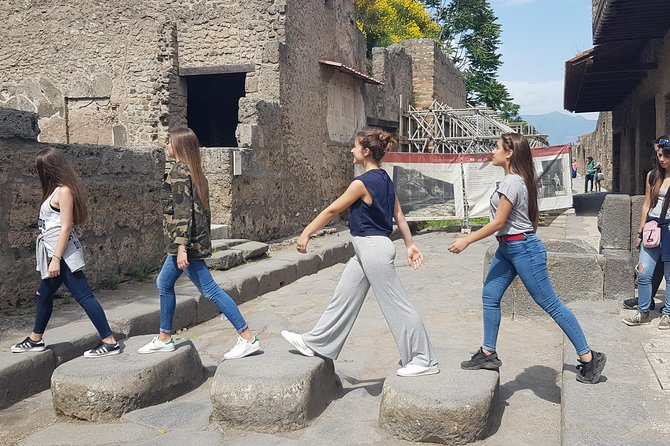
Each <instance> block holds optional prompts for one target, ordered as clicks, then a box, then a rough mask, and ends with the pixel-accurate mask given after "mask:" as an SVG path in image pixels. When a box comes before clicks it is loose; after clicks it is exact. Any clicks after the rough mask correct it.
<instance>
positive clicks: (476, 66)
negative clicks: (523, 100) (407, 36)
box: [423, 0, 518, 117]
mask: <svg viewBox="0 0 670 446" xmlns="http://www.w3.org/2000/svg"><path fill="white" fill-rule="evenodd" d="M423 3H424V5H425V6H426V7H427V8H428V10H430V11H431V12H432V15H433V18H434V19H435V21H436V22H437V23H438V24H439V25H440V35H439V40H440V42H441V43H442V46H443V49H444V50H445V52H446V53H447V54H448V55H449V56H450V58H451V60H452V62H453V63H454V65H456V67H458V68H459V69H460V70H461V72H462V73H463V76H464V77H465V86H466V90H467V92H468V104H469V105H472V106H482V105H485V106H487V107H490V108H492V109H494V110H498V111H500V112H501V114H502V115H507V114H508V113H509V112H511V111H514V108H513V107H512V106H514V105H515V104H513V103H512V98H511V97H510V95H509V92H508V91H507V87H505V86H504V85H503V84H501V83H500V82H499V81H498V80H497V79H496V75H497V73H498V69H499V68H500V65H502V60H501V55H500V53H499V52H498V49H499V47H500V31H501V26H500V24H499V23H497V20H498V18H497V17H496V16H495V14H494V13H493V9H492V8H491V5H490V3H489V1H488V0H423ZM512 114H513V115H516V116H514V117H518V106H516V111H515V112H514V113H512Z"/></svg>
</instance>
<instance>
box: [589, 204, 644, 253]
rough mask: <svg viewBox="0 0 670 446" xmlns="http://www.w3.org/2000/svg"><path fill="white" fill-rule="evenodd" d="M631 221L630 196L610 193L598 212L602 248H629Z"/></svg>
mask: <svg viewBox="0 0 670 446" xmlns="http://www.w3.org/2000/svg"><path fill="white" fill-rule="evenodd" d="M638 215H639V214H638ZM630 222H631V199H630V196H629V195H622V194H608V195H607V196H606V197H605V201H604V202H603V205H602V207H601V208H600V212H599V213H598V229H599V230H600V247H601V249H628V247H629V246H630V233H631V232H630V231H631V224H630Z"/></svg>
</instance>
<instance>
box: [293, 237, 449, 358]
mask: <svg viewBox="0 0 670 446" xmlns="http://www.w3.org/2000/svg"><path fill="white" fill-rule="evenodd" d="M352 238H353V245H354V251H355V252H356V255H355V256H354V257H353V258H351V260H349V262H348V263H347V266H346V267H345V268H344V272H343V273H342V277H341V278H340V281H339V283H338V284H337V287H336V288H335V295H334V296H333V299H332V300H331V301H330V303H329V304H328V307H326V310H325V311H324V312H323V314H322V315H321V318H320V319H319V321H318V322H317V323H316V325H315V326H314V328H313V329H312V330H311V331H309V332H307V333H305V334H303V335H302V337H303V340H304V341H305V344H307V346H309V348H311V349H312V350H314V351H315V352H317V353H318V354H319V355H322V356H325V357H327V358H331V359H337V357H338V355H339V354H340V351H341V350H342V347H343V346H344V342H345V341H346V339H347V336H349V332H351V329H352V327H353V326H354V322H355V321H356V317H357V316H358V313H359V311H360V310H361V307H362V306H363V301H364V300H365V296H366V294H367V293H368V290H369V289H370V287H372V291H374V293H375V297H376V298H377V303H378V304H379V308H380V309H381V310H382V313H383V314H384V317H385V318H386V322H387V323H388V325H389V328H390V329H391V333H392V334H393V338H394V339H395V342H396V345H397V346H398V350H399V351H400V361H401V365H402V366H405V365H407V364H408V363H410V362H411V363H413V364H416V365H420V366H432V365H437V359H436V358H435V354H434V353H433V348H432V346H431V344H430V340H429V339H428V333H427V332H426V328H425V327H424V325H423V321H422V320H421V316H419V313H418V312H417V311H416V309H415V308H414V306H413V305H412V303H411V302H410V301H409V299H408V298H407V294H406V293H405V289H404V288H403V286H402V283H401V282H400V278H399V277H398V274H397V272H396V270H395V266H394V265H393V260H394V259H395V255H396V252H395V246H394V245H393V242H392V241H391V239H389V238H388V237H384V236H368V237H352Z"/></svg>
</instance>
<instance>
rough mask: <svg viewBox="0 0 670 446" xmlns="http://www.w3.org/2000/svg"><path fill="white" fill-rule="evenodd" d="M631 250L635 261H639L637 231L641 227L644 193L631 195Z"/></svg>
mask: <svg viewBox="0 0 670 446" xmlns="http://www.w3.org/2000/svg"><path fill="white" fill-rule="evenodd" d="M630 202H631V210H630V248H629V249H630V252H631V255H632V256H633V263H634V264H635V263H637V260H638V258H639V257H640V251H638V249H637V240H638V238H637V231H638V229H639V228H640V218H641V214H642V205H643V204H644V195H634V196H632V197H630Z"/></svg>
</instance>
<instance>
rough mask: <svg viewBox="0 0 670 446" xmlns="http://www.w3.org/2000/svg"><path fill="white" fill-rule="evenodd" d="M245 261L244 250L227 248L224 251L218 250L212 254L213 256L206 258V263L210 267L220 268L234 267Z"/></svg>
mask: <svg viewBox="0 0 670 446" xmlns="http://www.w3.org/2000/svg"><path fill="white" fill-rule="evenodd" d="M243 263H244V255H243V253H242V251H236V250H232V249H225V250H222V251H216V252H214V253H213V254H212V256H211V257H208V258H206V259H205V264H206V265H207V267H208V268H212V269H218V270H222V271H223V270H227V269H230V268H234V267H236V266H237V265H241V264H243Z"/></svg>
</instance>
